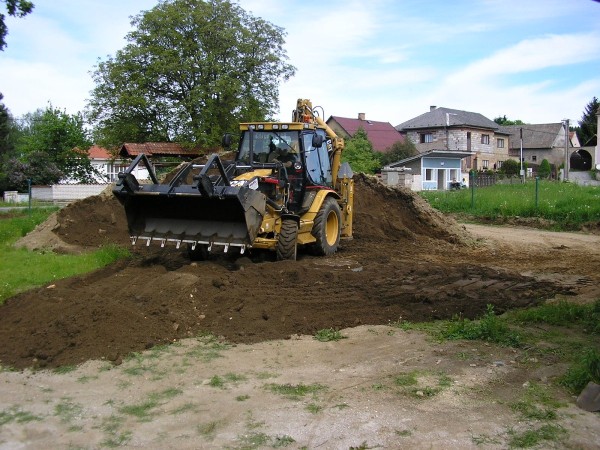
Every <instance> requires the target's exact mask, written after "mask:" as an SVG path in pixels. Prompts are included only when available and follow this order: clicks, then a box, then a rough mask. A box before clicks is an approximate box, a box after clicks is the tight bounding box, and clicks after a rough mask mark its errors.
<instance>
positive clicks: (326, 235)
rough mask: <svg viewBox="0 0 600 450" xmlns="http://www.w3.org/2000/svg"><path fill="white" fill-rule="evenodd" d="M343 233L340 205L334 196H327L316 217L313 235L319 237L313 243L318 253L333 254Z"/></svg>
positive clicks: (322, 254) (323, 254)
mask: <svg viewBox="0 0 600 450" xmlns="http://www.w3.org/2000/svg"><path fill="white" fill-rule="evenodd" d="M341 234H342V213H341V211H340V205H338V202H336V201H335V199H334V198H333V197H327V198H326V199H325V201H324V202H323V204H322V205H321V209H320V210H319V212H318V213H317V216H316V217H315V223H314V225H313V229H312V235H313V236H314V237H315V238H316V239H317V242H315V243H314V244H313V250H314V253H315V254H316V255H320V256H330V255H333V254H334V253H335V252H336V251H337V249H338V247H339V245H340V236H341Z"/></svg>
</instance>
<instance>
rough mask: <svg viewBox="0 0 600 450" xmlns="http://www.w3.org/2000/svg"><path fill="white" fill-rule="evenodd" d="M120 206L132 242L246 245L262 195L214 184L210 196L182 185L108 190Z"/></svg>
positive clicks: (259, 213)
mask: <svg viewBox="0 0 600 450" xmlns="http://www.w3.org/2000/svg"><path fill="white" fill-rule="evenodd" d="M113 192H114V194H115V195H116V196H117V198H118V199H119V201H120V202H121V203H122V204H123V206H124V207H125V213H126V215H127V224H128V226H129V233H130V236H131V238H132V242H133V243H135V242H136V241H137V240H138V239H145V240H146V243H147V245H150V243H151V242H152V241H158V242H159V243H161V245H165V243H167V242H174V243H175V244H176V246H177V247H179V246H180V245H181V243H188V244H191V245H192V246H193V247H195V245H196V244H201V245H208V246H209V247H210V246H212V245H213V244H216V245H223V246H225V249H227V248H228V247H229V246H238V247H241V248H242V250H243V249H245V248H246V247H247V246H251V245H252V242H253V241H254V239H255V238H256V236H257V234H258V231H259V228H260V225H261V223H262V218H263V216H264V214H265V209H266V197H265V196H264V195H263V194H262V193H260V192H258V191H255V190H252V189H249V188H247V187H243V186H242V187H234V186H221V187H216V188H215V190H214V192H212V193H211V195H206V193H201V192H199V190H198V189H194V188H193V187H192V186H189V185H184V186H179V187H177V188H175V189H168V188H167V186H163V185H145V186H143V187H142V189H140V190H137V191H128V190H126V189H122V190H121V191H118V192H117V191H116V190H115V191H113Z"/></svg>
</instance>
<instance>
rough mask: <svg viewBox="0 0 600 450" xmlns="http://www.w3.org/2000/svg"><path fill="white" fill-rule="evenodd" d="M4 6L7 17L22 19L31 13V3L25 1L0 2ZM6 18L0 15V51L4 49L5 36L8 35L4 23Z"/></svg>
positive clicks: (2, 0)
mask: <svg viewBox="0 0 600 450" xmlns="http://www.w3.org/2000/svg"><path fill="white" fill-rule="evenodd" d="M0 2H1V3H5V4H6V9H7V11H8V15H9V16H13V17H24V16H26V15H27V14H29V13H30V12H31V11H33V6H34V5H33V3H31V2H30V1H27V0H0ZM5 18H6V17H5V16H4V14H2V13H0V51H2V50H4V48H5V47H6V36H7V35H8V27H7V26H6V24H5V23H4V19H5Z"/></svg>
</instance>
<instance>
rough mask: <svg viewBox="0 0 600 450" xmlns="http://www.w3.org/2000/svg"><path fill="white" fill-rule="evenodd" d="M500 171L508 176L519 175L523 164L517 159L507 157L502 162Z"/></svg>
mask: <svg viewBox="0 0 600 450" xmlns="http://www.w3.org/2000/svg"><path fill="white" fill-rule="evenodd" d="M500 172H502V173H504V174H505V175H506V176H507V177H512V176H515V175H519V173H520V172H521V164H520V163H519V161H517V160H514V159H507V160H506V161H504V162H503V163H502V167H501V168H500Z"/></svg>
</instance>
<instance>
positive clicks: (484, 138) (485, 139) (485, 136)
mask: <svg viewBox="0 0 600 450" xmlns="http://www.w3.org/2000/svg"><path fill="white" fill-rule="evenodd" d="M481 143H482V144H489V143H490V135H489V134H482V135H481Z"/></svg>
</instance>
